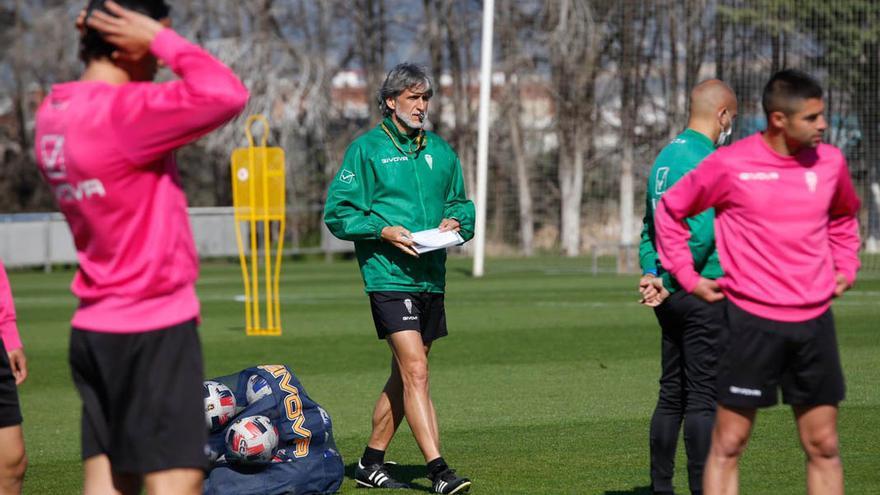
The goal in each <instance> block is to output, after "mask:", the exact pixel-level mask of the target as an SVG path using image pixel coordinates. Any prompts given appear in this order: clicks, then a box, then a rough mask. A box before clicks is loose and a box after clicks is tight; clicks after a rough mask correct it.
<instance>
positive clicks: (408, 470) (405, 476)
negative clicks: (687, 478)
mask: <svg viewBox="0 0 880 495" xmlns="http://www.w3.org/2000/svg"><path fill="white" fill-rule="evenodd" d="M355 468H357V461H355V462H352V463H349V464H348V465H346V466H345V477H346V478H348V479H350V480H351V482H352V483H354V482H355V481H354V470H355ZM388 471H389V472H390V473H391V476H392V477H393V478H394V479H396V480H397V481H400V482H402V483H406V484H408V485H409V487H410V488H411V489H412V490H416V491H422V492H428V493H430V492H431V487H430V486H429V485H428V479H427V478H425V465H424V464H394V465H392V466H389V467H388ZM420 478H421V479H420ZM413 480H419V483H414V482H413ZM420 483H424V484H420ZM388 491H392V490H388ZM370 492H371V493H372V490H370ZM395 492H396V490H395ZM648 493H650V492H648Z"/></svg>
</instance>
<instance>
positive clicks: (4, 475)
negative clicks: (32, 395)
mask: <svg viewBox="0 0 880 495" xmlns="http://www.w3.org/2000/svg"><path fill="white" fill-rule="evenodd" d="M4 352H5V351H4ZM13 385H14V382H13ZM16 407H17V404H16ZM0 445H2V446H3V448H0V494H3V495H6V494H10V495H13V494H18V493H21V484H22V481H23V480H24V473H25V470H26V469H27V456H26V455H25V451H24V435H22V430H21V424H16V425H12V426H5V427H2V428H0Z"/></svg>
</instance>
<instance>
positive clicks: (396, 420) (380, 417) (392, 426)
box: [367, 344, 440, 451]
mask: <svg viewBox="0 0 880 495" xmlns="http://www.w3.org/2000/svg"><path fill="white" fill-rule="evenodd" d="M430 352H431V345H430V344H427V345H425V355H428V353H430ZM431 415H432V421H431V422H432V427H433V429H434V432H435V433H434V434H435V436H436V437H437V438H440V434H439V429H438V427H437V415H436V413H435V412H434V402H433V401H432V402H431ZM403 418H404V413H403V382H402V381H401V379H400V367H399V366H398V365H397V360H396V359H395V358H394V357H393V356H392V358H391V376H389V377H388V380H387V381H386V382H385V387H383V388H382V393H381V394H379V399H378V400H376V406H375V407H374V408H373V430H372V432H371V434H370V441H369V443H368V444H367V445H368V446H369V447H370V448H373V449H377V450H381V451H385V450H387V449H388V445H389V444H390V443H391V439H392V438H394V434H395V433H396V432H397V429H398V428H399V427H400V423H401V422H402V421H403Z"/></svg>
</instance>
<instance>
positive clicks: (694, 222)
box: [639, 129, 724, 292]
mask: <svg viewBox="0 0 880 495" xmlns="http://www.w3.org/2000/svg"><path fill="white" fill-rule="evenodd" d="M713 151H715V145H714V144H713V143H712V140H711V139H709V138H708V137H707V136H705V135H703V134H701V133H699V132H697V131H694V130H691V129H686V130H685V131H684V132H682V133H681V134H679V135H678V136H676V137H675V139H673V140H672V141H671V142H670V143H669V144H667V145H666V146H665V147H664V148H663V149H662V150H661V151H660V154H659V155H657V159H656V160H655V161H654V166H653V167H651V173H650V175H649V176H648V191H647V194H646V195H645V196H646V198H645V199H646V201H645V218H644V221H643V224H642V240H641V243H640V244H639V262H640V264H641V266H642V273H643V274H644V273H653V274H655V275H659V276H661V277H663V286H664V287H666V288H667V289H669V291H670V292H675V291H676V290H678V289H680V288H681V286H680V285H678V282H677V281H676V280H675V279H674V278H673V277H672V276H671V275H669V272H667V271H666V270H664V269H663V266H662V265H661V263H660V258H659V257H658V256H657V245H656V242H655V236H656V234H655V231H654V210H655V209H656V207H657V203H658V202H660V198H661V197H662V196H663V193H664V192H666V190H667V189H669V188H670V187H672V185H673V184H675V183H676V182H678V180H679V179H681V178H682V177H684V175H685V174H687V173H688V172H690V171H691V170H693V169H695V168H697V165H699V164H700V162H701V161H703V159H704V158H706V157H707V156H709V155H710V154H712V152H713ZM687 223H688V227H689V228H690V230H691V238H690V240H689V241H688V245H689V246H690V248H691V254H692V255H693V257H694V268H695V269H696V270H697V272H699V273H700V275H702V276H703V277H706V278H709V279H713V280H714V279H717V278H719V277H721V276H722V275H723V274H724V272H723V271H722V270H721V263H719V261H718V252H717V251H716V250H715V225H714V223H715V210H714V209H711V208H710V209H708V210H706V211H704V212H703V213H700V214H699V215H696V216H694V217H691V218H688V219H687Z"/></svg>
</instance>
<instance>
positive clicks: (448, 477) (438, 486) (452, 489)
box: [428, 468, 471, 495]
mask: <svg viewBox="0 0 880 495" xmlns="http://www.w3.org/2000/svg"><path fill="white" fill-rule="evenodd" d="M428 479H430V480H431V481H432V482H433V483H434V486H433V487H432V488H433V489H434V493H441V494H443V495H453V494H455V493H467V492H468V490H470V489H471V480H469V479H467V478H462V477H460V476H458V475H457V474H455V470H454V469H449V468H447V469H444V470H443V471H440V472H439V473H437V474H436V475H434V476H430V475H428Z"/></svg>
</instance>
